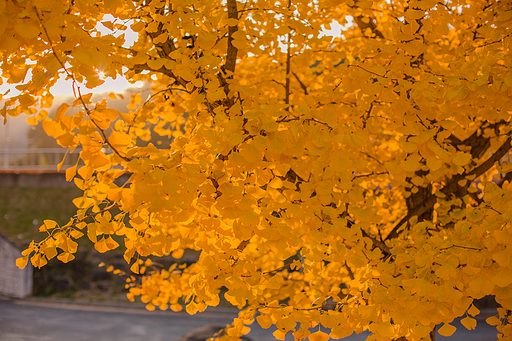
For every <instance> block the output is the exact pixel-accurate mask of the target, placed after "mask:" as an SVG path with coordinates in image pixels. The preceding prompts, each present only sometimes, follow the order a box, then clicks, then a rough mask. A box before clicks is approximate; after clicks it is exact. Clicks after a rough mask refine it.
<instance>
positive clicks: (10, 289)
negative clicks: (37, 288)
mask: <svg viewBox="0 0 512 341" xmlns="http://www.w3.org/2000/svg"><path fill="white" fill-rule="evenodd" d="M19 257H21V250H20V249H19V248H18V247H17V246H16V245H14V244H13V243H11V242H10V241H9V240H8V239H7V238H6V237H5V236H4V235H2V234H0V295H5V296H10V297H18V298H21V297H25V296H28V295H30V294H31V293H32V264H30V262H29V264H27V266H26V267H25V269H23V270H21V269H19V268H18V267H17V266H16V259H17V258H19Z"/></svg>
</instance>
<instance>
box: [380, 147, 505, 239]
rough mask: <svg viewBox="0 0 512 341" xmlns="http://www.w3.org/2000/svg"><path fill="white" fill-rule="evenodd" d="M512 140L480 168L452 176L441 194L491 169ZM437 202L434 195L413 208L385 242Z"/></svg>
mask: <svg viewBox="0 0 512 341" xmlns="http://www.w3.org/2000/svg"><path fill="white" fill-rule="evenodd" d="M511 141H512V139H511V138H510V137H509V138H508V139H507V140H506V141H505V142H504V143H503V144H502V145H501V146H500V148H498V150H497V151H496V152H495V153H494V154H493V155H492V156H491V157H490V158H488V159H487V160H486V161H485V162H484V163H482V164H481V165H480V166H478V167H476V168H474V169H473V170H472V171H470V172H467V173H462V174H457V175H455V176H453V177H452V178H451V179H450V180H449V181H448V184H447V185H446V186H444V187H443V188H442V189H441V193H443V194H444V195H446V196H449V195H450V194H452V193H454V192H456V191H457V190H458V188H459V187H461V186H459V184H458V182H459V181H460V180H463V179H466V178H477V177H479V176H481V175H482V174H484V173H485V172H486V171H488V170H489V169H491V167H492V166H493V165H494V164H495V163H496V162H497V161H499V160H500V159H501V158H502V157H503V156H504V155H505V154H506V153H507V152H508V151H509V150H510V148H511V147H512V146H511V144H510V143H511ZM436 201H437V196H436V195H435V194H431V195H430V196H429V197H428V198H426V199H425V200H424V201H423V202H422V203H421V204H420V205H418V206H416V207H414V208H413V209H411V210H409V212H408V213H407V215H406V216H405V217H403V218H402V219H401V220H400V221H399V222H398V223H397V224H396V225H395V227H394V228H393V230H392V231H391V232H390V233H389V235H388V236H387V237H386V239H385V241H386V240H390V239H393V238H396V237H398V236H399V235H400V232H398V230H399V229H400V227H401V226H402V225H403V224H405V223H406V222H407V221H409V219H411V218H412V217H415V216H419V215H421V214H423V213H424V212H426V211H427V210H429V209H430V208H432V207H433V206H434V204H435V203H436Z"/></svg>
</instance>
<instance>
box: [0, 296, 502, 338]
mask: <svg viewBox="0 0 512 341" xmlns="http://www.w3.org/2000/svg"><path fill="white" fill-rule="evenodd" d="M491 314H492V312H491V311H485V312H482V314H481V315H482V316H481V317H479V318H478V325H477V329H476V330H474V331H471V332H470V331H467V330H466V329H465V328H464V327H462V326H461V325H460V323H458V324H457V323H456V324H455V325H456V326H457V327H458V328H457V332H456V333H455V334H454V335H452V336H451V337H449V338H445V337H442V336H439V335H438V336H437V337H436V341H494V340H497V337H496V330H495V329H494V327H491V326H488V325H487V324H486V323H485V322H484V321H485V318H486V317H488V316H490V315H491ZM234 317H236V312H234V311H230V310H217V311H214V312H205V313H202V314H197V315H194V316H192V317H191V316H188V315H186V314H185V313H173V312H156V311H155V312H148V311H145V310H144V309H141V308H139V307H136V306H134V307H131V306H129V305H118V306H112V305H99V306H98V305H91V304H71V303H59V302H52V301H38V300H5V299H4V300H2V299H0V341H36V340H37V341H81V340H94V341H117V340H120V341H171V340H175V339H177V338H179V337H180V336H182V335H184V334H187V333H189V332H191V331H193V330H194V329H197V328H199V327H202V326H204V325H207V324H218V325H225V324H227V323H229V322H231V321H232V319H233V318H234ZM251 328H252V330H251V332H250V333H249V335H247V336H248V337H250V338H251V339H252V340H253V341H271V340H275V339H274V337H273V336H272V332H273V331H274V330H275V329H266V330H265V329H262V328H260V327H259V326H258V325H257V323H254V324H253V325H252V326H251ZM367 336H368V334H361V335H354V336H351V337H348V338H345V339H343V340H346V341H363V340H365V339H366V337H367ZM288 340H290V341H291V340H293V337H291V336H289V337H288V336H287V338H286V341H288Z"/></svg>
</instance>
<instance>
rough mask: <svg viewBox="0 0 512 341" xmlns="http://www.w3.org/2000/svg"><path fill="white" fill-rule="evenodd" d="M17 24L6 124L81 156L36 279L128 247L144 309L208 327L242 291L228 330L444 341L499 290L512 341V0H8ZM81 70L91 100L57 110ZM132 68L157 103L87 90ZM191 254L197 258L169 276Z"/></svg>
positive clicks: (4, 23) (12, 31)
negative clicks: (65, 215)
mask: <svg viewBox="0 0 512 341" xmlns="http://www.w3.org/2000/svg"><path fill="white" fill-rule="evenodd" d="M0 17H1V20H0V55H1V57H2V61H1V69H2V76H3V79H4V81H5V82H7V83H8V84H12V87H15V88H16V90H17V91H18V93H17V94H15V95H9V94H4V96H3V106H2V109H1V110H2V116H3V118H4V121H5V120H9V117H14V116H18V115H21V114H24V115H28V117H27V122H28V124H31V125H36V124H38V123H40V124H42V126H43V128H44V130H45V132H46V133H47V134H48V135H49V136H52V137H54V138H55V139H56V141H57V142H58V144H59V145H61V146H62V147H64V148H68V149H69V150H74V149H75V148H78V147H79V148H82V150H81V152H80V160H81V161H80V163H79V164H77V165H75V166H74V167H71V168H69V169H67V170H66V177H67V179H68V180H69V181H71V180H73V181H74V182H75V184H76V186H78V187H79V188H80V189H81V190H83V196H81V197H79V198H77V199H75V200H74V203H75V205H76V206H77V214H76V216H74V217H72V218H71V219H70V220H69V222H68V223H67V224H65V225H57V223H55V222H52V221H45V223H44V225H43V226H41V228H40V230H41V231H42V232H43V233H44V235H43V237H42V238H41V241H39V242H32V243H31V244H30V246H29V247H28V248H27V249H26V250H25V251H23V253H22V257H21V258H20V259H18V266H20V267H24V266H25V265H26V264H27V262H28V261H29V260H30V261H31V262H32V264H33V265H34V266H36V267H41V266H44V265H45V264H46V263H47V261H48V260H49V259H52V258H54V257H57V258H58V259H60V260H61V261H63V262H67V261H70V260H72V259H73V258H74V256H73V254H74V253H75V252H76V250H77V245H78V244H77V241H76V240H78V239H80V238H82V237H83V236H84V235H87V237H88V238H89V239H90V240H91V241H92V242H93V243H94V245H95V248H96V249H97V250H98V251H100V252H107V251H109V250H113V249H115V248H117V247H122V248H124V250H125V251H124V256H125V259H126V261H127V262H128V263H129V264H130V266H131V271H132V272H133V274H131V275H130V277H129V278H128V280H127V286H128V287H129V288H130V289H129V294H128V297H129V299H131V300H133V299H134V298H135V297H139V296H140V299H141V300H142V302H145V303H147V308H148V309H150V310H151V309H155V307H159V308H160V309H167V308H170V309H173V310H180V309H182V306H184V307H185V309H186V311H187V312H188V313H190V314H194V313H196V312H198V311H203V310H205V309H206V308H207V307H209V306H216V305H218V304H219V301H220V299H221V296H222V297H223V298H224V299H226V300H227V301H228V302H229V303H231V304H232V305H234V306H237V307H238V308H240V309H241V311H240V313H239V317H238V318H237V319H235V320H234V321H233V323H232V324H231V325H230V326H228V328H227V331H226V333H225V334H224V336H223V337H224V338H230V337H238V336H240V335H242V334H244V333H247V332H248V330H249V327H248V325H250V324H251V323H252V322H253V321H254V320H257V323H259V324H260V325H261V326H262V327H264V328H268V327H270V326H271V325H275V326H276V327H277V330H276V332H275V333H274V336H275V337H276V338H277V339H283V338H284V337H285V335H286V334H287V333H292V334H293V336H294V337H295V339H297V340H301V339H305V338H307V337H309V339H310V340H327V339H328V338H333V339H336V338H343V337H345V336H347V335H350V334H352V333H353V332H356V333H360V332H362V331H365V330H367V331H369V332H370V335H371V336H370V337H369V339H370V340H392V339H394V340H411V341H412V340H432V339H434V335H435V331H436V327H437V331H438V333H439V334H441V335H445V336H448V335H451V334H452V333H453V332H454V330H455V327H454V326H453V325H451V324H450V323H451V322H452V321H453V320H454V319H455V318H457V317H463V318H462V320H461V322H462V324H463V325H464V326H465V327H466V328H468V329H474V328H475V325H476V319H475V318H474V316H475V315H478V314H479V310H478V309H477V308H476V307H475V306H474V305H473V304H472V303H473V300H475V299H479V298H482V297H484V296H486V295H494V296H495V299H496V301H497V303H498V304H499V305H500V306H501V308H499V309H498V315H496V316H493V317H490V318H488V319H487V323H489V324H491V325H496V327H497V332H498V338H499V339H502V340H505V339H509V338H511V337H512V317H511V310H512V261H511V259H512V224H511V219H512V210H511V209H510V202H512V183H511V180H512V164H511V163H510V162H509V158H508V155H509V151H510V149H511V138H512V137H511V136H512V125H511V114H512V111H511V108H512V101H511V99H512V69H511V68H512V53H511V46H512V45H511V44H512V36H511V34H512V4H511V3H510V2H508V1H495V0H486V1H484V0H441V1H432V0H423V1H416V0H411V1H402V0H379V1H369V0H364V1H360V0H359V1H358V0H347V1H343V0H313V1H299V0H286V1H281V0H280V1H268V0H240V1H237V0H223V1H213V0H199V1H198V0H173V1H169V0H166V1H164V0H139V1H136V0H103V1H94V0H5V1H1V2H0ZM335 24H337V25H338V26H335ZM335 27H341V30H340V31H339V34H334V35H327V34H326V33H325V32H326V30H329V29H330V28H333V29H334V28H335ZM132 37H135V39H132ZM132 40H133V43H132V42H131V41H132ZM63 75H64V76H65V77H66V78H67V79H68V80H69V81H70V82H71V83H72V85H70V86H72V87H73V91H74V93H75V97H76V100H75V102H74V103H72V104H63V105H62V106H61V107H60V108H59V110H58V111H57V113H56V115H55V117H51V118H50V117H49V116H48V114H47V111H46V109H47V108H49V107H50V106H51V105H52V104H53V101H52V99H53V96H52V94H51V90H50V89H51V87H52V85H54V84H55V82H56V81H57V80H58V79H59V77H61V76H63ZM116 77H125V78H126V79H128V80H129V81H131V82H136V81H144V82H147V83H149V84H151V89H152V95H151V96H150V97H148V98H142V97H141V96H140V95H133V97H132V98H131V102H130V105H129V106H128V109H129V111H128V112H120V111H117V110H114V109H112V108H109V106H108V99H107V98H106V99H104V100H103V101H100V102H97V103H93V102H92V100H91V96H90V95H83V94H82V92H83V91H84V89H86V88H87V89H94V88H95V87H97V86H99V85H100V84H102V83H103V82H104V79H105V78H116ZM111 96H112V97H113V98H115V96H116V95H115V94H111ZM70 107H76V108H78V110H74V111H73V110H71V109H70ZM154 134H157V135H160V136H166V137H169V138H171V139H170V140H169V141H172V142H171V143H169V144H167V145H165V144H162V145H157V146H155V145H153V144H151V143H143V142H144V141H149V140H150V139H151V138H152V135H154ZM141 141H142V142H141ZM123 174H128V175H129V180H128V181H126V182H125V183H124V184H119V185H118V184H116V183H115V182H114V180H116V179H118V178H119V177H120V176H121V175H123ZM87 237H83V238H87ZM119 243H122V244H123V245H122V246H119ZM185 249H194V250H200V251H201V253H200V257H199V260H198V261H197V262H196V263H194V264H192V265H188V266H186V265H182V266H172V267H171V268H161V267H158V266H157V265H156V263H157V261H155V259H157V258H158V257H161V256H166V255H169V254H170V255H172V256H174V257H176V258H179V257H180V256H181V255H182V254H183V251H184V250H185ZM320 325H321V326H323V327H325V328H320Z"/></svg>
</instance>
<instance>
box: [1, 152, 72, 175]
mask: <svg viewBox="0 0 512 341" xmlns="http://www.w3.org/2000/svg"><path fill="white" fill-rule="evenodd" d="M66 151H67V150H66V149H64V148H38V149H34V148H32V149H2V150H0V170H1V171H57V165H58V164H59V163H60V162H61V161H62V159H63V158H64V156H66V159H65V160H64V163H63V165H62V168H61V170H65V169H67V168H69V167H72V166H74V165H75V164H76V162H77V160H78V157H79V154H80V151H81V149H75V150H74V151H73V152H71V153H68V154H67V155H66Z"/></svg>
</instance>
